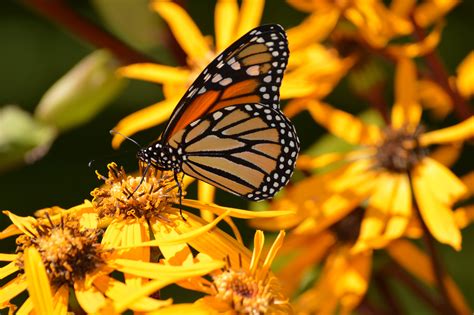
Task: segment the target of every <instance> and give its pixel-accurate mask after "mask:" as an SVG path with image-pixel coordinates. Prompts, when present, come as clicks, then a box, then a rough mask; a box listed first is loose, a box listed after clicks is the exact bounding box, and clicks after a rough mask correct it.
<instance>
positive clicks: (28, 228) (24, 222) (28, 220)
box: [3, 211, 36, 237]
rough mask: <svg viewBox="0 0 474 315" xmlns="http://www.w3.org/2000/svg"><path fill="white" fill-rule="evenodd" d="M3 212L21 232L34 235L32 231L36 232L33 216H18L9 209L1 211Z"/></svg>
mask: <svg viewBox="0 0 474 315" xmlns="http://www.w3.org/2000/svg"><path fill="white" fill-rule="evenodd" d="M3 213H4V214H6V215H7V216H8V217H9V218H10V220H11V221H12V222H13V224H15V226H16V227H17V228H18V229H20V231H21V232H23V233H24V234H26V235H28V236H30V237H34V236H35V235H34V233H36V228H35V224H36V219H35V218H33V217H30V216H28V217H20V216H18V215H15V214H13V213H11V212H10V211H3Z"/></svg>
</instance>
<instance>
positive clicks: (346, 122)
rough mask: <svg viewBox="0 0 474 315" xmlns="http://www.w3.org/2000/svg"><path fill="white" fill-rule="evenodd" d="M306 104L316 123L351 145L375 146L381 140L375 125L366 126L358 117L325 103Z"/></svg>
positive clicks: (311, 101)
mask: <svg viewBox="0 0 474 315" xmlns="http://www.w3.org/2000/svg"><path fill="white" fill-rule="evenodd" d="M305 102H307V105H306V106H307V108H308V111H309V113H310V114H311V116H312V117H313V119H314V120H315V121H316V122H318V123H319V124H321V125H322V126H324V127H325V128H327V129H328V130H329V131H330V132H331V133H332V134H334V135H336V136H338V137H340V138H342V139H344V140H346V141H347V142H349V143H352V144H373V143H375V142H376V141H377V140H379V139H380V136H381V135H380V129H379V128H378V127H376V126H374V125H366V124H365V123H363V122H362V121H361V120H359V119H358V118H357V117H355V116H353V115H351V114H349V113H346V112H344V111H341V110H338V109H335V108H333V107H331V106H329V105H328V104H325V103H323V102H318V101H314V100H307V101H306V100H305Z"/></svg>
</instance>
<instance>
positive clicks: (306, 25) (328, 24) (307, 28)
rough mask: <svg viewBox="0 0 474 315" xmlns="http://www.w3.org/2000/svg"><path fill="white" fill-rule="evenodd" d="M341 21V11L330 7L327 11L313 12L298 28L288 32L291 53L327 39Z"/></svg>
mask: <svg viewBox="0 0 474 315" xmlns="http://www.w3.org/2000/svg"><path fill="white" fill-rule="evenodd" d="M338 20H339V10H338V9H337V8H335V7H332V8H331V7H328V8H327V9H326V10H318V11H315V12H313V13H312V14H311V15H310V16H309V17H307V18H306V19H305V20H303V22H301V23H300V24H299V25H298V26H295V27H292V28H290V29H289V30H288V31H287V34H288V44H289V46H290V51H295V50H297V49H300V48H303V47H306V46H307V45H308V44H311V43H313V42H320V41H322V40H324V39H326V38H327V37H328V35H329V33H330V32H331V31H332V30H333V29H334V27H335V26H336V23H337V21H338Z"/></svg>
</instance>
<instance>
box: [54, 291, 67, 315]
mask: <svg viewBox="0 0 474 315" xmlns="http://www.w3.org/2000/svg"><path fill="white" fill-rule="evenodd" d="M68 303H69V287H68V286H67V285H63V286H61V287H60V288H59V289H58V291H56V293H55V294H54V297H53V305H54V312H53V314H54V315H66V314H67V313H68V312H67V309H68Z"/></svg>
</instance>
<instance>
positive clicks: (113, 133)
mask: <svg viewBox="0 0 474 315" xmlns="http://www.w3.org/2000/svg"><path fill="white" fill-rule="evenodd" d="M109 132H110V134H111V135H113V136H114V135H119V136H122V137H124V138H125V139H127V140H128V141H130V142H132V143H134V144H135V145H136V146H137V147H139V148H141V147H142V146H141V145H140V143H138V141H136V140H134V139H132V138H130V137H127V136H126V135H124V134H123V133H121V132H119V131H117V130H114V129H111V130H110V131H109Z"/></svg>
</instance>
